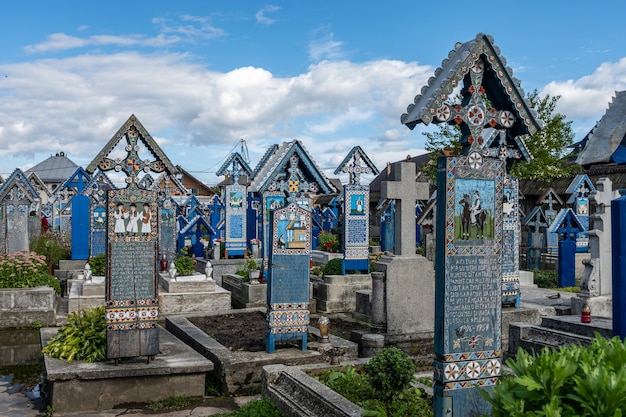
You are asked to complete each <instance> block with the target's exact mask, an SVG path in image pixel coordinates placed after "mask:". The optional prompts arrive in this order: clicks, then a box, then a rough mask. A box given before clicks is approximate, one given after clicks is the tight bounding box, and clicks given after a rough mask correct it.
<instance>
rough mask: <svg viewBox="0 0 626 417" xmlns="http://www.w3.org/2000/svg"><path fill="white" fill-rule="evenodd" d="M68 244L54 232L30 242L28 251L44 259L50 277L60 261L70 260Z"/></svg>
mask: <svg viewBox="0 0 626 417" xmlns="http://www.w3.org/2000/svg"><path fill="white" fill-rule="evenodd" d="M70 248H71V246H70V242H69V241H68V240H67V239H65V238H64V237H62V236H60V235H59V234H58V233H55V232H52V231H50V232H48V233H46V234H42V235H39V236H38V237H37V238H35V239H33V240H32V241H31V242H30V250H31V251H33V252H36V253H38V254H39V255H43V256H45V258H46V265H47V266H48V273H49V274H50V275H52V273H53V271H54V268H58V267H59V261H60V260H61V259H70V258H71V249H70Z"/></svg>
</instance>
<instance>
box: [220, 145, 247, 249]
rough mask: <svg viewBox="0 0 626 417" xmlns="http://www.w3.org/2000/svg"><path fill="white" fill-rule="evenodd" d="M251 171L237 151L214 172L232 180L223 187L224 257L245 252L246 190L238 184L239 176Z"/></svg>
mask: <svg viewBox="0 0 626 417" xmlns="http://www.w3.org/2000/svg"><path fill="white" fill-rule="evenodd" d="M251 173H252V169H250V167H249V166H248V164H247V162H246V161H245V159H244V158H243V157H242V156H241V155H240V154H239V153H238V152H234V153H232V154H231V155H230V157H229V158H228V159H227V160H226V162H224V164H223V165H222V167H221V168H220V169H218V170H217V172H216V175H226V178H227V179H230V181H231V182H232V183H231V184H230V185H226V186H225V187H224V203H225V217H224V221H225V223H224V225H225V234H224V240H225V250H224V254H225V257H226V258H228V257H229V256H244V255H245V254H246V249H247V246H248V245H247V243H248V233H247V230H246V229H247V213H248V190H247V187H246V186H245V185H241V184H240V182H239V178H240V177H243V176H244V175H247V176H249V175H250V174H251Z"/></svg>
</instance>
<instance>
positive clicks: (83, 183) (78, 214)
mask: <svg viewBox="0 0 626 417" xmlns="http://www.w3.org/2000/svg"><path fill="white" fill-rule="evenodd" d="M90 181H91V177H90V176H89V174H88V173H87V172H86V171H85V170H84V169H83V168H82V167H79V168H78V169H77V170H76V171H74V173H73V174H72V175H71V176H70V177H69V178H68V179H67V180H65V182H64V183H63V184H61V186H60V187H59V190H60V191H62V192H67V193H69V195H71V212H72V219H71V225H72V259H85V260H86V259H89V235H90V229H91V227H90V226H91V213H90V210H89V197H87V196H85V195H84V194H83V190H84V189H85V188H86V187H87V184H89V182H90Z"/></svg>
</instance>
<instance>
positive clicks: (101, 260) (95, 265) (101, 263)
mask: <svg viewBox="0 0 626 417" xmlns="http://www.w3.org/2000/svg"><path fill="white" fill-rule="evenodd" d="M89 266H90V267H91V272H92V273H93V274H94V275H97V276H99V277H101V276H103V275H104V271H105V270H106V255H105V254H104V253H101V254H100V255H96V256H94V257H93V258H91V260H90V261H89Z"/></svg>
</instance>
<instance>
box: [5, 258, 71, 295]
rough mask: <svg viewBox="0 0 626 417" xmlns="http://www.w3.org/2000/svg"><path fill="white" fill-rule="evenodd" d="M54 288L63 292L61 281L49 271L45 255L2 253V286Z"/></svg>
mask: <svg viewBox="0 0 626 417" xmlns="http://www.w3.org/2000/svg"><path fill="white" fill-rule="evenodd" d="M46 285H47V286H49V287H52V288H54V290H55V291H56V292H57V294H60V293H61V285H60V284H59V281H58V280H57V279H56V278H55V277H54V276H52V275H50V274H49V273H48V265H47V261H46V257H45V256H44V255H38V254H37V253H35V252H29V251H20V252H16V253H13V254H10V255H7V254H4V255H0V288H34V287H40V286H46Z"/></svg>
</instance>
